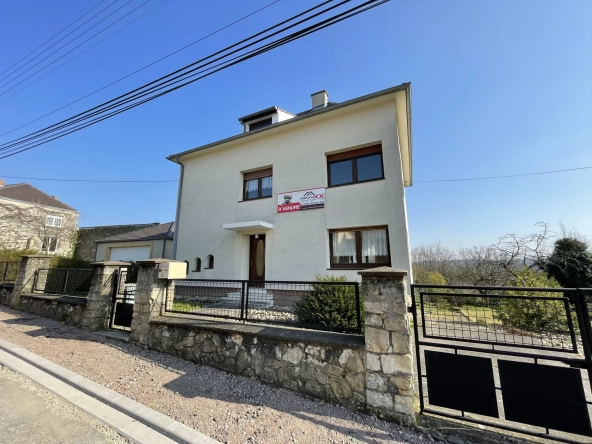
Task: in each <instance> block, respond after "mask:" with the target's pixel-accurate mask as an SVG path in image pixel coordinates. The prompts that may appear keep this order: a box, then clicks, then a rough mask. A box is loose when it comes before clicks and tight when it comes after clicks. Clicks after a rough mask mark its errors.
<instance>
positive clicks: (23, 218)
mask: <svg viewBox="0 0 592 444" xmlns="http://www.w3.org/2000/svg"><path fill="white" fill-rule="evenodd" d="M78 218H79V214H78V211H76V210H75V209H74V208H72V207H70V206H69V205H66V204H65V203H63V202H61V201H59V200H58V199H57V197H56V196H50V195H48V194H46V193H44V192H43V191H41V190H39V189H37V188H35V187H34V186H32V185H29V184H28V183H18V184H13V185H5V184H4V181H3V180H0V248H1V249H18V250H24V249H28V250H34V251H37V252H39V253H44V254H57V255H70V254H71V253H72V250H73V248H74V240H75V237H76V230H77V229H78Z"/></svg>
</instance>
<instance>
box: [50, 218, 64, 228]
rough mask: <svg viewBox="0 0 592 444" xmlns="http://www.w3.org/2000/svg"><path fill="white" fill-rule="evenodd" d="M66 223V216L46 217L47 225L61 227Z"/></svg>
mask: <svg viewBox="0 0 592 444" xmlns="http://www.w3.org/2000/svg"><path fill="white" fill-rule="evenodd" d="M63 223H64V218H63V217H60V216H47V218H46V219H45V226H46V227H56V228H60V227H61V226H62V224H63Z"/></svg>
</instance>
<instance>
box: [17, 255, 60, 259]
mask: <svg viewBox="0 0 592 444" xmlns="http://www.w3.org/2000/svg"><path fill="white" fill-rule="evenodd" d="M23 257H28V258H34V259H39V258H40V259H44V258H52V257H53V256H49V255H47V254H23V255H21V258H23Z"/></svg>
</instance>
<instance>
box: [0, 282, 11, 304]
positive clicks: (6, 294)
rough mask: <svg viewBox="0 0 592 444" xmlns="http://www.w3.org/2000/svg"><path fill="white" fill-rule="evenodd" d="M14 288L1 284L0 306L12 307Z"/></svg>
mask: <svg viewBox="0 0 592 444" xmlns="http://www.w3.org/2000/svg"><path fill="white" fill-rule="evenodd" d="M13 288H14V285H12V284H0V304H4V305H10V299H11V298H12V289H13Z"/></svg>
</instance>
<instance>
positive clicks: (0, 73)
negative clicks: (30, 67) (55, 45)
mask: <svg viewBox="0 0 592 444" xmlns="http://www.w3.org/2000/svg"><path fill="white" fill-rule="evenodd" d="M105 1H107V0H101V1H100V2H99V3H97V4H96V5H95V6H93V7H92V8H91V9H89V10H88V11H86V12H85V13H84V14H82V15H81V16H80V17H78V18H77V19H76V20H74V21H73V22H72V23H70V24H69V25H68V26H66V27H65V28H64V29H62V30H61V31H60V32H58V33H57V34H55V35H53V36H52V37H50V38H49V39H47V40H46V41H45V42H43V43H42V44H41V45H39V46H38V47H37V48H35V49H34V50H33V51H31V52H30V53H28V54H27V55H26V56H24V57H23V58H22V59H20V60H19V61H17V62H15V63H14V64H12V65H11V66H9V67H8V68H6V69H5V70H4V71H2V72H0V75H2V74H4V73H5V72H6V71H8V70H10V69H12V68H13V67H14V66H16V65H18V64H19V63H20V62H22V61H23V60H25V59H26V58H27V57H29V56H30V55H31V54H33V53H34V52H35V51H37V50H38V49H39V48H41V47H42V46H43V45H45V44H46V43H48V42H50V41H51V40H53V39H54V38H56V37H57V36H58V35H60V34H61V33H62V32H64V31H65V30H66V29H68V28H69V27H70V26H72V25H73V24H74V23H76V22H77V21H78V20H80V19H81V18H82V17H84V16H85V15H86V14H88V13H89V12H91V11H92V10H93V9H95V8H97V7H98V6H100V5H101V4H102V3H105ZM85 23H86V22H85ZM76 29H78V28H76ZM74 31H75V30H74ZM66 37H67V36H66ZM36 57H37V56H36Z"/></svg>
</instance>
